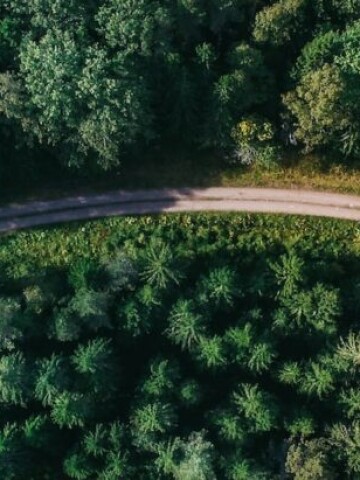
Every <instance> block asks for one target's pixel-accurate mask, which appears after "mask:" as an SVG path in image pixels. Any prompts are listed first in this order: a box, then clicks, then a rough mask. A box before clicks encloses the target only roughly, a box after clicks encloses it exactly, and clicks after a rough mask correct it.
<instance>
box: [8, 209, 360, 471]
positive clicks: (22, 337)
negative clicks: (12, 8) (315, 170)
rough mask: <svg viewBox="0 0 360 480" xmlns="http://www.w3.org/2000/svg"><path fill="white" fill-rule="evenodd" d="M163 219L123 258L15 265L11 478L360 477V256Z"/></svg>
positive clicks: (117, 248)
mask: <svg viewBox="0 0 360 480" xmlns="http://www.w3.org/2000/svg"><path fill="white" fill-rule="evenodd" d="M132 224H134V221H133V222H132ZM174 225H175V224H174ZM131 228H136V225H135V226H133V227H131ZM149 228H150V227H149ZM149 228H148V229H147V238H145V239H144V238H143V239H142V240H140V237H139V235H140V236H141V235H144V233H141V232H139V234H138V235H135V236H134V238H133V239H130V237H126V229H121V231H119V235H120V237H119V238H122V240H121V242H119V243H117V242H115V237H114V239H113V240H112V252H113V253H112V255H111V258H108V257H107V256H106V255H104V253H102V254H101V258H97V259H96V260H95V258H94V257H93V258H92V259H91V260H90V259H89V258H83V259H79V260H78V261H75V262H72V264H71V266H70V267H69V268H66V269H64V268H62V269H59V268H55V267H52V268H49V269H48V270H47V271H33V272H32V274H31V275H29V274H26V275H24V274H23V275H19V274H18V275H17V278H16V279H15V278H13V277H12V276H11V275H10V273H8V274H6V273H5V272H6V271H8V270H5V269H4V270H3V273H2V278H1V284H0V285H1V287H0V293H1V295H0V412H1V416H0V418H1V420H0V445H1V448H0V476H1V478H2V479H4V480H18V479H22V478H27V479H29V480H46V479H47V478H66V479H75V480H85V479H89V480H90V479H91V480H95V479H98V480H119V479H120V478H126V479H129V480H130V479H134V480H135V479H136V480H141V479H143V480H151V479H154V480H155V479H156V480H161V479H164V480H165V479H168V480H170V479H174V480H215V479H217V478H218V479H228V480H248V479H254V480H330V479H334V480H335V479H338V480H340V479H341V480H344V479H349V480H351V479H356V478H358V476H359V475H360V443H359V442H360V423H359V419H360V417H359V415H360V375H359V367H360V337H359V333H358V332H359V323H358V313H359V302H358V291H359V275H358V268H359V260H358V257H356V256H355V257H354V256H353V257H350V253H346V252H345V251H344V250H342V251H337V252H335V250H333V251H332V250H331V249H330V248H329V247H326V249H325V250H326V251H325V250H324V249H323V250H322V253H321V254H320V253H319V248H323V247H319V245H318V246H317V247H316V248H314V249H312V248H311V245H310V246H309V245H308V247H307V248H306V249H303V250H300V249H297V248H296V245H294V242H293V245H292V246H291V245H290V243H287V244H284V243H283V242H281V241H278V240H277V241H276V242H275V241H273V242H272V248H268V249H264V243H263V239H262V238H261V236H254V235H253V236H252V240H251V242H246V243H242V242H241V238H242V236H241V235H242V234H241V230H239V229H238V230H237V228H236V225H235V223H234V224H233V226H231V225H228V227H227V231H228V232H232V233H231V235H230V234H229V237H228V238H227V240H226V245H224V242H225V237H222V242H223V244H222V247H221V248H220V247H216V242H215V243H214V242H213V243H212V245H213V246H212V247H211V248H210V244H209V246H208V248H207V250H206V251H205V250H203V251H202V252H201V253H199V252H197V249H196V248H195V249H194V250H191V251H190V250H189V248H188V247H186V246H185V243H178V241H177V240H176V235H175V234H174V231H173V233H170V232H171V231H172V230H171V229H172V227H171V225H167V224H166V223H164V224H163V226H162V227H161V220H160V223H159V224H156V222H155V225H154V226H153V227H151V228H152V229H153V233H152V235H148V233H149ZM161 228H163V229H164V231H166V232H167V235H169V236H174V240H173V241H172V242H170V243H164V242H163V240H162V238H161ZM177 228H178V227H177ZM189 228H190V229H191V225H190V226H189ZM219 229H220V226H219V225H218V224H217V220H216V217H211V219H208V220H207V221H206V222H205V221H204V222H203V223H202V225H199V228H198V229H197V236H198V240H199V241H201V239H203V238H207V236H208V235H210V236H211V235H213V236H214V235H215V232H216V231H217V230H219ZM249 232H251V230H249ZM180 234H181V232H180V230H179V231H178V236H179V235H180ZM184 235H186V234H185V230H184ZM249 235H250V234H249ZM249 238H250V237H249ZM214 240H215V238H214ZM100 251H101V249H100ZM260 251H261V255H259V252H260ZM326 252H327V253H326ZM9 272H10V271H9ZM61 472H62V473H61Z"/></svg>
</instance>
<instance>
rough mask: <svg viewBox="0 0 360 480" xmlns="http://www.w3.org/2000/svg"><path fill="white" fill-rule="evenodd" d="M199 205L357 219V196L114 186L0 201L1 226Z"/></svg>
mask: <svg viewBox="0 0 360 480" xmlns="http://www.w3.org/2000/svg"><path fill="white" fill-rule="evenodd" d="M201 211H211V212H225V211H226V212H253V213H255V212H256V213H277V214H294V215H311V216H318V217H332V218H339V219H345V220H354V221H360V196H359V197H357V196H351V195H342V194H334V193H325V192H312V191H303V190H278V189H267V188H208V189H191V188H181V189H162V190H136V191H125V190H119V191H113V192H108V193H105V194H100V195H88V196H78V197H69V198H64V199H60V200H49V201H42V202H39V201H37V202H29V203H26V204H23V205H19V204H10V205H7V206H5V207H0V232H2V233H4V232H9V231H13V230H18V229H22V228H29V227H35V226H39V225H49V224H55V223H62V222H70V221H74V220H85V219H94V218H100V217H109V216H117V215H142V214H151V213H167V212H201Z"/></svg>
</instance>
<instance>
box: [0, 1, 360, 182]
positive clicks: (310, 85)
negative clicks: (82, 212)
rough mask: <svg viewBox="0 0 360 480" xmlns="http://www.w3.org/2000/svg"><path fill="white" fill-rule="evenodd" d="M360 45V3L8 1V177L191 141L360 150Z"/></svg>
mask: <svg viewBox="0 0 360 480" xmlns="http://www.w3.org/2000/svg"><path fill="white" fill-rule="evenodd" d="M359 51H360V1H359V0H121V1H120V0H1V1H0V179H2V182H3V185H6V183H7V182H9V181H10V182H13V183H15V182H14V172H16V176H17V178H18V179H19V178H20V176H21V175H23V176H24V177H25V178H32V179H33V178H34V177H36V175H37V174H39V172H40V171H44V172H45V173H46V175H48V176H49V177H51V176H55V175H56V173H54V172H56V168H57V166H59V165H61V166H62V167H64V168H65V169H66V168H67V167H75V168H72V169H71V172H72V173H71V175H76V174H78V173H79V172H82V173H84V172H90V175H93V176H94V175H96V172H97V171H99V170H116V171H117V170H118V169H119V168H121V167H119V165H121V164H122V163H123V162H124V161H125V160H126V159H127V158H131V159H135V160H136V163H141V162H142V159H143V157H144V155H146V153H148V152H149V151H154V149H155V151H157V150H156V149H162V148H164V146H167V147H169V146H171V147H172V148H173V149H174V148H176V146H177V145H182V146H187V147H188V148H189V149H191V150H192V151H195V150H196V149H197V150H199V151H203V150H205V151H206V150H207V149H210V150H216V151H218V152H221V155H223V156H224V158H227V159H228V158H231V159H232V160H233V161H235V162H240V163H241V164H251V163H253V162H255V161H257V162H259V164H264V165H265V166H267V165H269V164H271V163H272V162H276V160H277V159H278V158H280V157H281V155H282V152H283V151H284V150H286V149H288V148H291V149H294V150H295V151H297V152H299V154H300V153H301V152H325V153H326V154H327V155H329V156H331V155H334V156H335V157H336V158H339V159H344V161H345V159H346V158H349V159H354V160H355V161H356V160H357V159H359V158H360V134H359V132H360V125H359V112H360V56H359ZM169 161H171V159H170V160H169ZM126 168H131V164H130V167H126ZM121 173H122V175H124V176H126V169H124V170H121Z"/></svg>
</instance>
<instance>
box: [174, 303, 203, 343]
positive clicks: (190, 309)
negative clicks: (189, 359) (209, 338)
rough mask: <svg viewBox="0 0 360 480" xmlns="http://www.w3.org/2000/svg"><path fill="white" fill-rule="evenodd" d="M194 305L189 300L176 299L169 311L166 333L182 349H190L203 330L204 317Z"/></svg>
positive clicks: (198, 339)
mask: <svg viewBox="0 0 360 480" xmlns="http://www.w3.org/2000/svg"><path fill="white" fill-rule="evenodd" d="M194 306H195V305H194V303H193V302H192V301H191V300H178V302H177V303H176V304H175V305H174V307H173V309H172V311H171V313H170V318H169V328H168V329H167V335H168V336H169V338H170V339H171V340H172V341H173V342H174V343H175V344H177V345H180V346H181V348H182V349H185V348H187V349H192V348H193V347H194V345H195V344H198V343H199V342H200V340H201V338H202V334H203V333H204V332H205V327H204V319H203V318H202V316H201V315H199V314H198V313H196V312H195V310H194Z"/></svg>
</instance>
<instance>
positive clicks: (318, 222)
mask: <svg viewBox="0 0 360 480" xmlns="http://www.w3.org/2000/svg"><path fill="white" fill-rule="evenodd" d="M154 234H155V235H157V236H159V238H161V239H162V240H164V241H165V242H167V243H169V244H171V245H173V248H177V245H180V244H181V245H183V248H184V250H185V251H186V252H188V255H195V252H196V255H198V254H202V253H209V251H212V250H213V251H214V252H216V251H220V250H221V249H224V248H225V249H237V248H244V246H245V247H246V245H252V248H254V245H255V249H256V251H257V253H258V254H259V255H261V254H262V252H265V251H266V250H268V249H272V248H273V249H279V248H283V247H282V246H281V245H286V246H287V248H295V247H296V249H299V251H301V252H302V254H304V255H306V252H312V255H314V252H315V254H316V252H317V251H318V253H319V257H321V256H322V255H323V254H324V253H326V254H329V255H330V256H336V255H342V254H345V253H349V254H350V255H355V256H358V255H360V227H359V225H358V223H353V222H345V221H338V220H333V219H319V218H308V217H293V216H276V215H249V214H240V215H239V214H234V213H232V214H222V215H219V214H192V215H190V214H174V215H156V216H143V217H121V218H119V217H116V218H108V219H101V220H96V221H90V222H84V223H72V224H68V225H61V226H56V227H51V228H45V229H44V228H41V229H33V230H29V231H24V232H20V233H14V234H9V235H7V236H3V237H1V238H0V272H2V276H8V277H10V278H21V277H24V276H27V275H31V274H34V275H35V274H36V272H38V271H39V269H42V268H51V267H66V266H68V265H71V264H72V263H73V262H75V261H77V260H78V259H79V258H89V259H98V258H100V259H106V258H108V257H110V256H111V255H112V253H113V252H114V251H116V250H117V249H119V248H124V249H131V248H132V246H133V247H134V246H135V247H141V246H143V245H146V244H147V242H148V239H149V238H150V236H153V235H154ZM0 281H1V276H0Z"/></svg>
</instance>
